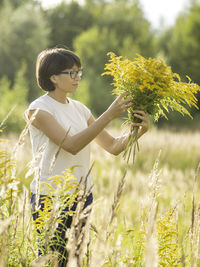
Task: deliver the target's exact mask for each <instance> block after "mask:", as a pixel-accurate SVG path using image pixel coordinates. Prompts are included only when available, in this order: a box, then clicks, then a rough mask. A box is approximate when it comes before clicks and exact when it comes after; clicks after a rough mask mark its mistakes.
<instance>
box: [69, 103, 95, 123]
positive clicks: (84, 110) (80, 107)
mask: <svg viewBox="0 0 200 267" xmlns="http://www.w3.org/2000/svg"><path fill="white" fill-rule="evenodd" d="M68 99H69V101H70V102H71V103H72V104H73V105H74V106H75V107H76V108H77V109H78V110H79V112H80V113H83V114H84V116H85V117H86V119H87V120H88V118H89V117H90V116H91V111H90V109H89V108H88V107H87V106H86V105H84V104H83V103H81V102H80V101H78V100H74V99H71V98H68Z"/></svg>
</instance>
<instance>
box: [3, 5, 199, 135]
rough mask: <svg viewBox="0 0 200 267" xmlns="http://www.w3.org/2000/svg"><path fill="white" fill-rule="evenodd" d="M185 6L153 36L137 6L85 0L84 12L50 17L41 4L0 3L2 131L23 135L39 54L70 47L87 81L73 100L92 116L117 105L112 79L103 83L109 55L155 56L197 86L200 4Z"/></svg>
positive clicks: (65, 8) (62, 9) (63, 10)
mask: <svg viewBox="0 0 200 267" xmlns="http://www.w3.org/2000/svg"><path fill="white" fill-rule="evenodd" d="M188 1H190V2H189V3H188V9H187V10H186V11H185V12H184V13H182V14H180V15H179V17H178V18H177V20H176V22H175V24H174V25H173V27H170V28H168V29H164V30H163V31H162V32H161V33H160V34H158V33H157V32H156V31H155V30H153V29H152V27H151V25H150V23H149V21H148V20H147V19H146V18H145V16H144V13H143V10H142V8H141V5H140V2H139V0H110V1H106V0H85V3H84V4H83V5H80V4H79V3H78V2H79V1H78V0H77V1H75V0H72V1H70V2H65V1H63V2H61V3H60V4H58V5H57V6H55V7H52V8H49V9H44V8H42V6H41V3H40V1H39V0H0V95H1V98H0V124H1V122H2V121H4V119H5V118H6V116H7V114H8V113H9V112H10V111H11V110H12V113H11V115H10V116H9V118H8V120H7V122H6V123H5V124H4V126H2V125H1V128H2V127H6V128H5V131H6V132H7V131H20V130H21V129H22V127H23V125H24V120H23V117H22V115H23V110H25V108H26V106H27V105H28V103H29V102H30V101H32V100H34V99H35V98H36V97H38V96H39V95H41V94H42V93H43V92H42V90H41V89H40V88H38V86H37V84H36V79H35V61H36V57H37V54H38V53H39V52H40V51H41V50H43V49H46V48H50V47H55V46H61V47H67V48H69V49H72V50H73V51H75V52H76V53H77V54H78V55H79V56H80V58H81V60H82V65H83V68H84V78H83V80H82V81H81V83H80V87H79V89H78V91H77V93H76V95H75V96H73V97H74V98H77V99H79V100H81V101H82V102H84V103H85V104H86V105H88V106H89V107H90V108H91V110H92V111H93V112H94V114H96V115H97V116H98V115H100V114H101V113H102V112H103V111H104V110H105V109H106V108H107V107H108V106H109V104H110V103H111V101H112V100H113V98H114V96H112V94H111V90H112V87H111V85H110V83H111V82H112V81H111V79H109V77H102V76H101V73H102V72H103V71H104V66H105V63H106V62H107V60H108V57H107V55H106V54H107V52H109V51H113V52H115V53H116V54H118V55H123V56H124V57H128V58H129V59H133V58H134V57H135V55H136V53H140V54H142V55H143V56H145V57H149V56H151V57H155V56H157V55H158V54H160V55H162V56H163V58H164V59H165V60H166V62H167V64H169V65H171V66H172V69H173V71H174V72H177V73H179V74H180V75H181V76H182V77H183V78H184V77H185V75H186V74H187V75H189V76H190V77H191V79H192V80H193V81H194V82H196V83H198V84H200V76H199V74H198V72H199V68H200V3H199V1H197V0H196V1H195V0H188ZM192 112H193V114H194V115H195V112H196V111H192ZM170 116H171V121H173V122H174V123H178V122H179V121H180V118H179V117H177V115H176V114H175V115H170ZM183 123H185V122H184V121H183ZM2 124H3V123H2ZM160 124H162V120H161V123H160ZM5 125H6V126H5Z"/></svg>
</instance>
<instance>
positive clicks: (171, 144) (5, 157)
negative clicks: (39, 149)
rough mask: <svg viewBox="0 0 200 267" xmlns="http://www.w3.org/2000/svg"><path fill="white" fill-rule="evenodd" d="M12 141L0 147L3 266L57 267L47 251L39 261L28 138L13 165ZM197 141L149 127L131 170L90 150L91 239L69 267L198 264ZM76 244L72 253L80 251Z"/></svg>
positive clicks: (199, 145) (199, 195)
mask: <svg viewBox="0 0 200 267" xmlns="http://www.w3.org/2000/svg"><path fill="white" fill-rule="evenodd" d="M112 131H113V134H114V135H116V136H117V135H118V134H119V133H118V131H117V130H112ZM7 138H8V139H9V140H10V142H1V143H0V145H1V148H0V160H1V161H0V205H1V206H0V216H1V217H0V266H2V267H4V266H13V267H14V266H36V265H37V267H38V266H56V262H55V260H54V259H53V260H54V263H50V262H51V261H53V260H52V255H51V254H49V252H48V253H47V254H46V255H44V257H41V258H38V257H37V245H36V243H37V242H36V239H37V237H36V233H35V231H34V226H33V225H32V223H31V222H32V220H31V214H30V204H29V183H30V181H31V178H32V176H30V177H26V174H27V171H28V170H29V169H30V164H29V162H30V160H31V148H30V143H29V141H28V138H26V139H25V143H24V142H22V144H20V145H19V146H18V148H17V152H16V157H15V158H16V162H14V161H13V159H12V155H13V147H14V146H15V144H16V143H17V139H16V137H13V136H9V137H7ZM199 141H200V132H193V133H192V132H180V133H177V132H170V131H167V130H165V131H161V130H160V131H158V130H155V129H152V130H150V131H149V132H148V133H147V134H146V135H145V136H143V137H142V138H141V140H140V141H139V144H140V151H139V152H137V154H136V159H135V162H134V164H133V163H132V161H131V160H130V162H129V164H127V163H126V161H124V160H123V155H119V156H117V157H115V156H112V155H109V154H108V153H107V152H105V151H103V150H102V149H101V148H99V147H98V146H97V145H96V144H92V146H91V149H92V161H94V167H93V169H92V178H93V184H94V186H93V194H94V205H93V210H92V214H91V216H90V221H89V222H88V223H87V224H86V226H87V227H85V228H86V229H85V230H88V232H89V234H88V236H86V235H84V236H82V237H81V239H80V240H81V242H82V245H81V247H82V251H79V252H80V253H79V255H78V256H77V253H72V254H71V255H72V256H71V258H70V262H69V265H68V266H69V267H73V266H74V267H75V266H84V267H86V266H88V267H89V266H90V267H100V266H117V267H118V266H130V267H132V266H138V267H139V266H147V267H154V266H188V267H191V266H192V267H194V266H200V260H199V234H200V233H199V232H200V177H199V170H198V164H199V162H200V142H199ZM9 151H10V152H11V154H10V155H9ZM15 166H16V169H15ZM15 178H19V181H18V180H15ZM80 240H79V241H80ZM76 242H77V240H74V241H73V242H72V245H70V244H68V249H69V250H70V249H71V250H75V249H76V248H77V246H76ZM70 246H71V248H70ZM49 261H50V262H49ZM45 262H46V265H45ZM47 262H49V263H47Z"/></svg>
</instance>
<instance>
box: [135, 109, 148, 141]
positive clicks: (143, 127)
mask: <svg viewBox="0 0 200 267" xmlns="http://www.w3.org/2000/svg"><path fill="white" fill-rule="evenodd" d="M133 113H134V117H136V118H138V119H140V120H141V122H137V123H136V122H132V123H131V132H132V131H133V128H134V127H136V126H137V127H139V128H140V130H139V133H138V138H139V137H140V136H142V135H143V134H144V133H146V132H147V131H148V129H149V114H148V113H146V112H144V111H142V110H134V111H133Z"/></svg>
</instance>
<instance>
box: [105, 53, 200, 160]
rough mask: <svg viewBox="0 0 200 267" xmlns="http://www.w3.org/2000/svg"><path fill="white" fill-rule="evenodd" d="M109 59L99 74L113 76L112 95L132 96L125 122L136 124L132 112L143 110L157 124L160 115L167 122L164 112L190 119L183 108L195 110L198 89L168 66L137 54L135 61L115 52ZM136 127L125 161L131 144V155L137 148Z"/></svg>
mask: <svg viewBox="0 0 200 267" xmlns="http://www.w3.org/2000/svg"><path fill="white" fill-rule="evenodd" d="M108 55H109V56H110V60H109V63H108V64H106V66H105V70H106V72H104V73H103V74H102V75H105V74H107V75H111V76H113V81H114V82H113V85H114V87H115V88H114V90H113V93H115V94H117V95H120V94H121V93H123V92H125V91H128V92H129V94H130V96H131V97H132V103H133V104H132V106H131V107H130V108H129V109H128V118H127V120H126V121H125V123H130V122H137V118H135V117H134V113H133V111H134V110H136V109H137V110H143V111H145V112H147V113H148V114H150V115H151V116H152V117H153V119H154V120H155V121H156V120H158V118H159V117H160V116H164V117H165V118H166V119H167V116H166V112H169V108H170V109H171V110H176V111H178V112H180V113H181V114H182V115H184V114H187V115H189V116H190V117H192V116H191V115H190V113H189V111H188V110H187V109H186V107H185V104H187V105H188V106H189V107H191V106H194V107H196V108H197V109H198V107H197V98H196V97H195V94H196V93H197V92H198V91H199V90H200V87H199V86H198V85H197V84H195V83H191V79H190V78H189V77H188V76H186V77H187V78H188V83H185V82H182V81H181V78H180V76H179V75H178V74H177V73H173V72H172V70H171V67H169V66H167V65H166V64H165V63H164V62H163V61H162V60H161V59H155V58H148V59H146V58H144V57H142V56H141V55H137V57H136V58H135V60H134V61H131V60H128V59H122V57H121V56H116V55H115V54H114V53H112V52H110V53H108ZM137 139H138V127H135V128H134V129H133V133H132V134H131V135H130V138H129V142H128V144H127V148H126V150H125V156H127V155H128V160H129V158H130V154H131V151H132V147H133V144H134V146H135V147H134V153H135V150H136V146H138V142H137Z"/></svg>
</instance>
